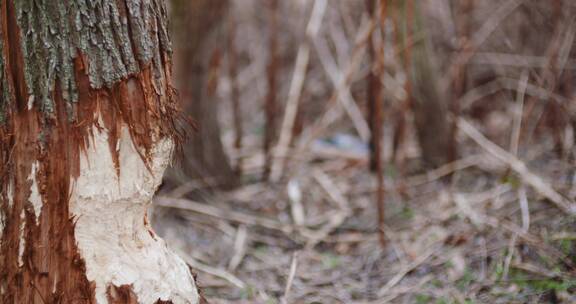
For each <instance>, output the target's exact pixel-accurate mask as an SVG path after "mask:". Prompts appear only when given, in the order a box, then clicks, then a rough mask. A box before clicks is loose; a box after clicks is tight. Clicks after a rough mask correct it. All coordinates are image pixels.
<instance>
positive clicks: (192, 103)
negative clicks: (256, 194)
mask: <svg viewBox="0 0 576 304" xmlns="http://www.w3.org/2000/svg"><path fill="white" fill-rule="evenodd" d="M171 4H172V7H171V13H170V16H171V19H170V20H171V22H172V24H171V26H172V30H173V33H174V49H175V50H176V54H177V55H176V56H175V58H174V60H175V67H176V69H175V75H176V85H177V87H178V91H179V92H180V94H181V95H180V96H181V98H182V101H183V104H184V111H185V112H186V114H188V115H190V116H191V117H192V118H193V119H194V121H195V122H197V124H198V126H199V128H198V130H192V129H191V130H189V132H188V133H189V134H190V137H189V139H188V140H187V141H186V142H185V143H184V144H183V152H184V157H183V159H182V160H181V164H180V165H179V166H178V168H171V169H170V172H169V174H168V181H169V182H170V183H175V184H182V183H185V182H187V181H189V180H190V179H193V180H199V181H201V182H203V183H204V184H205V185H206V186H209V187H208V188H223V189H229V188H232V187H234V186H235V185H236V183H237V180H236V175H235V174H234V172H233V170H232V167H231V166H230V162H229V161H228V158H227V156H226V153H225V152H224V147H223V145H222V141H221V139H220V126H219V123H218V115H217V114H218V100H217V98H216V96H215V93H216V92H215V90H216V85H217V79H218V72H219V68H220V59H221V58H220V56H221V53H222V52H221V50H220V47H221V45H218V43H219V41H222V42H224V41H225V39H215V38H221V37H220V36H222V35H221V34H222V30H223V28H224V27H223V24H225V22H224V20H225V12H226V9H227V7H228V6H229V1H228V0H194V1H189V0H172V1H171Z"/></svg>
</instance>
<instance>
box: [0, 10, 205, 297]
mask: <svg viewBox="0 0 576 304" xmlns="http://www.w3.org/2000/svg"><path fill="white" fill-rule="evenodd" d="M166 19H167V18H166V8H165V6H164V1H161V0H149V1H144V0H100V1H83V0H63V1H52V0H0V189H1V192H0V303H17V304H19V303H21V304H30V303H80V304H83V303H98V304H103V303H122V304H124V303H146V304H148V303H150V304H153V303H174V304H188V303H197V302H198V293H197V291H196V286H195V283H194V279H193V278H192V276H191V274H190V271H189V270H188V268H187V266H186V264H185V263H184V262H183V261H182V260H181V259H180V258H179V257H177V256H176V255H175V254H173V253H171V252H170V251H169V250H168V249H167V247H166V245H165V244H164V242H163V241H162V240H160V239H158V238H157V237H156V236H155V235H153V234H151V233H150V232H149V231H150V230H149V229H150V228H149V227H148V225H147V223H145V219H144V217H145V213H146V207H147V205H148V204H149V202H150V200H151V197H152V195H153V193H154V191H155V189H156V187H157V186H158V184H159V183H160V180H161V176H162V173H163V171H164V169H165V168H166V166H167V164H168V162H169V161H170V157H171V154H172V151H173V148H174V144H178V142H179V140H180V134H179V132H178V130H177V127H176V123H177V120H178V115H179V114H178V109H177V105H176V102H175V99H174V98H173V96H174V93H173V89H172V85H171V82H170V77H171V63H170V53H171V51H170V43H169V39H168V36H167V31H166Z"/></svg>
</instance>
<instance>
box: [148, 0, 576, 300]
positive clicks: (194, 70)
mask: <svg viewBox="0 0 576 304" xmlns="http://www.w3.org/2000/svg"><path fill="white" fill-rule="evenodd" d="M170 11H171V26H172V38H173V42H174V45H173V49H174V75H176V79H175V81H176V84H177V87H178V90H179V92H180V98H181V101H182V104H183V108H184V110H185V112H186V113H187V114H188V115H190V117H191V118H192V119H193V120H194V121H195V126H196V128H194V127H192V126H191V127H190V130H189V139H188V141H187V142H186V143H185V144H184V146H183V153H182V156H181V157H179V161H178V162H177V163H175V165H174V166H173V168H172V169H171V170H170V172H169V173H168V174H167V176H166V178H165V181H164V184H163V187H162V189H161V191H160V193H159V194H158V196H157V197H156V205H155V206H156V207H155V208H154V211H153V223H154V225H155V228H156V230H157V231H158V232H159V234H160V235H162V236H163V237H165V238H166V239H167V241H168V243H169V244H170V245H171V246H173V247H175V248H177V249H178V250H179V252H180V253H181V254H182V255H183V256H184V257H185V259H186V260H187V262H188V263H189V264H190V265H191V266H192V267H193V268H194V269H195V270H196V271H197V272H198V276H199V284H200V286H202V287H203V288H204V292H205V294H206V297H207V298H208V299H209V301H210V302H211V303H388V302H389V303H575V302H576V297H575V296H574V294H576V217H575V213H576V207H575V206H576V205H575V203H574V198H575V197H576V182H575V181H576V175H575V173H576V172H575V169H576V166H575V160H574V157H575V148H574V141H575V139H576V137H575V132H574V129H575V128H576V115H575V111H576V101H575V100H574V97H575V95H574V93H575V90H574V89H575V86H574V85H575V84H576V79H575V73H574V71H575V69H576V60H575V50H573V46H574V38H575V33H576V26H575V25H576V24H575V16H576V3H575V2H573V1H570V0H547V1H542V0H482V1H480V0H366V1H363V0H290V1H281V0H234V1H232V0H194V1H184V0H171V1H170Z"/></svg>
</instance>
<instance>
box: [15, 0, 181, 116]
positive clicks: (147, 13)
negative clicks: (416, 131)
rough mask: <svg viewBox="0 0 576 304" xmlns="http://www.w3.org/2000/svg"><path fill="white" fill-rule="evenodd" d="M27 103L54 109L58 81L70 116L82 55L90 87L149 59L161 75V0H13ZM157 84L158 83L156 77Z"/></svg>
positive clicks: (164, 39)
mask: <svg viewBox="0 0 576 304" xmlns="http://www.w3.org/2000/svg"><path fill="white" fill-rule="evenodd" d="M14 6H15V11H16V15H17V23H18V27H19V29H20V37H21V51H22V57H23V58H24V67H23V68H24V76H25V80H26V84H27V91H28V92H27V93H28V95H29V100H28V104H29V106H34V107H38V109H39V110H40V111H41V112H43V113H45V114H46V115H53V113H54V108H55V105H54V98H53V90H54V88H55V86H56V82H59V83H58V84H59V87H60V89H61V91H62V97H63V98H64V100H65V101H66V109H67V112H68V114H69V116H70V119H71V120H75V119H76V118H77V117H76V116H75V113H74V106H75V103H76V102H77V101H78V90H77V86H76V79H75V75H74V60H75V58H77V57H78V56H84V57H85V60H86V62H87V63H88V68H87V74H88V78H89V80H90V86H91V87H92V88H93V89H100V88H103V87H111V86H112V85H114V84H115V83H117V82H118V81H120V80H122V79H125V78H126V77H128V76H129V75H133V74H135V73H138V72H139V71H141V70H142V69H143V68H144V66H145V65H148V64H152V66H153V71H154V79H155V80H157V79H159V78H160V77H161V76H160V75H159V73H161V70H162V68H161V67H162V65H163V62H162V58H161V55H160V54H162V53H163V52H169V51H170V44H169V39H168V34H167V30H166V25H165V22H162V20H165V17H164V16H165V15H166V9H165V7H164V4H162V3H161V2H160V1H134V0H127V1H115V0H101V1H86V0H69V1H52V0H40V1H35V0H19V1H14ZM156 85H157V86H158V87H160V86H161V85H160V84H159V83H156Z"/></svg>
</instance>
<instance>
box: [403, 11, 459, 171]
mask: <svg viewBox="0 0 576 304" xmlns="http://www.w3.org/2000/svg"><path fill="white" fill-rule="evenodd" d="M410 1H412V2H410ZM410 1H403V2H400V4H397V5H398V7H397V9H400V10H403V12H401V14H403V18H402V19H403V20H402V21H403V24H402V29H401V31H403V33H402V35H401V36H402V40H403V45H404V46H406V49H407V50H410V52H408V54H407V55H406V56H408V57H409V58H408V62H409V64H408V67H407V69H408V70H407V74H408V75H407V77H408V80H409V83H410V86H409V90H410V92H409V94H410V96H411V106H412V111H413V113H414V124H415V126H416V133H417V136H418V142H419V145H420V150H421V151H422V159H423V160H424V162H425V164H426V165H428V166H432V167H438V166H441V165H443V164H445V163H447V162H448V161H449V156H450V125H449V120H448V109H447V102H446V97H445V96H443V95H444V94H443V92H441V90H440V88H439V83H438V79H439V75H440V73H439V72H438V71H437V69H436V66H435V61H434V60H435V58H434V56H435V55H434V52H433V50H432V48H431V46H430V37H429V35H428V33H427V31H426V29H425V25H424V18H423V16H422V12H421V10H420V9H421V8H420V6H421V3H420V2H419V1H418V0H410ZM410 6H411V7H410ZM408 14H413V15H411V16H410V15H408ZM411 19H413V20H411ZM407 32H409V33H410V35H408V33H407ZM409 44H411V46H410V45H409Z"/></svg>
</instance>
